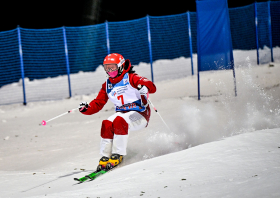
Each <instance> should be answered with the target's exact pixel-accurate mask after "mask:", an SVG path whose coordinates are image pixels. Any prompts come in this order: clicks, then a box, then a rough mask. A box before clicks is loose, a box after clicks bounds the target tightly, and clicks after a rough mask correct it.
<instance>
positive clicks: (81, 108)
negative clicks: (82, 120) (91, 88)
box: [79, 102, 90, 112]
mask: <svg viewBox="0 0 280 198" xmlns="http://www.w3.org/2000/svg"><path fill="white" fill-rule="evenodd" d="M88 107H90V106H89V104H88V103H87V102H81V103H80V105H79V111H80V112H86V111H87V109H88Z"/></svg>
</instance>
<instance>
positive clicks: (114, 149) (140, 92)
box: [79, 53, 156, 171]
mask: <svg viewBox="0 0 280 198" xmlns="http://www.w3.org/2000/svg"><path fill="white" fill-rule="evenodd" d="M103 66H104V70H105V72H106V73H107V74H108V79H107V80H106V82H105V83H103V85H102V88H101V90H100V91H99V93H98V95H97V97H96V98H95V99H94V100H92V101H91V102H90V103H89V104H88V103H87V102H81V103H80V106H79V110H80V112H81V113H82V114H85V115H92V114H95V113H97V112H99V111H100V110H101V109H102V108H103V106H104V105H105V104H106V103H107V101H108V99H110V100H111V101H112V102H113V103H114V105H115V110H116V113H115V114H113V115H111V116H110V117H109V118H108V119H106V120H103V122H102V126H101V142H100V154H101V155H102V158H101V159H100V160H99V165H98V166H97V171H101V170H104V169H106V170H109V169H111V168H113V167H114V166H117V165H118V164H120V163H121V162H122V160H123V156H124V155H126V154H127V153H126V147H127V141H128V136H129V133H130V131H135V130H140V129H143V128H145V127H147V125H148V123H149V119H150V114H151V111H150V107H149V104H148V101H147V97H146V96H147V94H149V93H155V92H156V86H155V85H154V83H153V82H152V81H150V80H148V79H147V78H145V77H142V76H139V75H138V74H136V73H135V71H134V70H133V66H132V65H131V63H130V60H129V59H126V60H125V59H124V57H123V56H122V55H120V54H117V53H112V54H109V55H107V56H106V57H105V59H104V62H103Z"/></svg>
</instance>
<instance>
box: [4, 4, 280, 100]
mask: <svg viewBox="0 0 280 198" xmlns="http://www.w3.org/2000/svg"><path fill="white" fill-rule="evenodd" d="M279 10H280V1H273V2H262V3H255V4H251V5H248V6H244V7H240V8H232V9H229V16H230V25H231V27H230V29H231V35H232V44H233V49H240V50H252V49H254V50H256V53H257V54H258V55H259V49H263V48H264V47H265V46H267V47H268V48H269V49H270V52H269V55H271V61H273V50H272V49H273V47H276V46H278V47H280V11H279ZM256 22H257V23H256ZM196 31H197V27H196V13H195V12H187V13H182V14H178V15H172V16H162V17H154V16H147V17H144V18H140V19H136V20H131V21H125V22H105V23H103V24H98V25H92V26H84V27H61V28H54V29H40V30H38V29H36V30H35V29H25V28H21V27H18V28H16V29H14V30H10V31H4V32H0V104H10V103H19V102H23V103H25V104H26V103H27V102H30V101H38V100H42V96H40V97H38V93H43V94H44V93H47V92H48V93H47V94H45V95H44V96H43V98H44V99H45V100H48V99H58V97H56V95H57V94H58V93H59V94H60V96H61V95H62V97H63V98H66V97H71V96H72V94H73V90H76V91H75V93H76V94H77V93H78V94H84V92H83V91H80V92H79V91H78V90H80V87H79V86H80V85H79V86H78V85H77V83H79V82H80V81H78V80H77V79H74V78H72V77H71V74H76V73H78V72H81V71H83V72H93V71H95V70H96V69H97V68H98V66H99V65H101V64H102V62H103V58H104V57H105V56H106V55H107V54H108V53H110V52H117V53H120V54H122V55H123V56H124V57H125V58H128V59H130V60H131V62H132V64H133V65H137V64H139V63H148V64H150V65H151V78H152V80H154V75H155V76H156V75H157V73H153V62H154V61H157V60H161V59H175V58H180V57H186V58H188V57H191V58H192V56H193V54H196V53H197V43H196V36H197V34H196V33H197V32H196ZM258 62H259V56H258ZM189 67H192V74H193V73H194V71H193V62H192V59H191V65H190V64H189ZM63 75H64V76H65V75H66V76H67V80H65V82H64V83H62V84H59V86H56V87H48V86H44V87H42V86H36V83H35V84H34V85H28V86H27V85H25V84H24V80H21V83H20V82H19V80H20V79H24V78H28V79H29V80H30V81H36V80H39V79H46V78H50V77H58V76H63ZM15 82H19V83H20V86H21V88H20V89H18V90H17V91H11V89H10V87H9V86H7V85H11V84H13V83H15ZM87 84H88V83H86V82H84V84H83V86H88V85H87ZM99 85H100V84H99Z"/></svg>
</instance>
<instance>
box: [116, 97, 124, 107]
mask: <svg viewBox="0 0 280 198" xmlns="http://www.w3.org/2000/svg"><path fill="white" fill-rule="evenodd" d="M117 98H118V100H120V99H121V102H122V105H124V101H123V95H120V96H118V97H117Z"/></svg>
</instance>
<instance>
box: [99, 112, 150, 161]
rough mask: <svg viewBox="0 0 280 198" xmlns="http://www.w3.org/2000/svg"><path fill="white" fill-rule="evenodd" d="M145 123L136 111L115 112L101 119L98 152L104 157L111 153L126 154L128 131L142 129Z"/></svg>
mask: <svg viewBox="0 0 280 198" xmlns="http://www.w3.org/2000/svg"><path fill="white" fill-rule="evenodd" d="M147 124H148V123H147V120H146V119H145V118H144V116H142V115H141V114H140V113H138V112H137V111H129V112H126V113H123V112H117V113H115V114H113V115H112V116H110V117H109V118H108V119H107V120H103V122H102V127H101V142H100V154H101V155H102V156H106V157H110V156H111V154H112V153H117V154H119V155H126V147H127V141H128V135H129V132H130V131H136V130H140V129H143V128H145V127H146V126H147Z"/></svg>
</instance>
